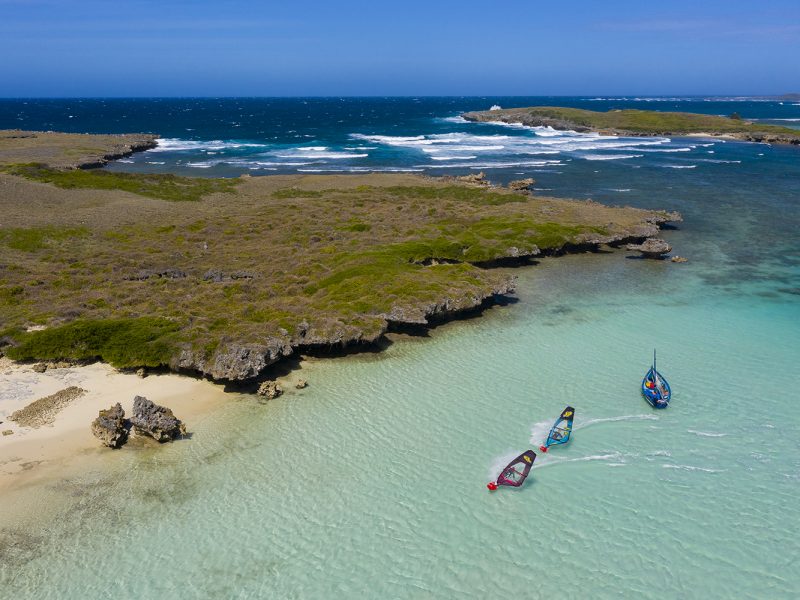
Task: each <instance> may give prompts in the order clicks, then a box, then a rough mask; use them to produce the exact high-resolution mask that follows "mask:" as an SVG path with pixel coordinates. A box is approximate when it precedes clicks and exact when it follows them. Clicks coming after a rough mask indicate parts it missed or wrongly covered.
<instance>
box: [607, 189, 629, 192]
mask: <svg viewBox="0 0 800 600" xmlns="http://www.w3.org/2000/svg"><path fill="white" fill-rule="evenodd" d="M608 189H609V191H612V192H630V191H631V188H608Z"/></svg>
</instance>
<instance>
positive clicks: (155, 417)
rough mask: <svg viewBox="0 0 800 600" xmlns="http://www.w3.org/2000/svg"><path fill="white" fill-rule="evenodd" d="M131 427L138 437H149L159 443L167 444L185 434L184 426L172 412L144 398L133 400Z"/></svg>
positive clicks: (138, 397) (137, 397)
mask: <svg viewBox="0 0 800 600" xmlns="http://www.w3.org/2000/svg"><path fill="white" fill-rule="evenodd" d="M131 425H133V428H134V430H135V431H136V433H137V434H139V435H149V436H150V437H152V438H154V439H155V440H157V441H159V442H168V441H170V440H173V439H175V438H177V437H181V436H182V435H185V434H186V426H185V425H184V424H183V423H182V422H181V420H180V419H178V418H177V417H176V416H175V415H174V414H172V411H171V410H170V409H168V408H166V407H164V406H159V405H158V404H156V403H155V402H152V401H150V400H148V399H147V398H145V397H144V396H136V397H135V398H134V399H133V416H132V417H131Z"/></svg>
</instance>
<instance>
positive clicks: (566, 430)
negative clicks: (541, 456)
mask: <svg viewBox="0 0 800 600" xmlns="http://www.w3.org/2000/svg"><path fill="white" fill-rule="evenodd" d="M574 418H575V409H574V408H572V407H571V406H568V407H567V408H565V409H564V410H563V411H561V416H560V417H558V419H557V420H556V422H555V423H554V424H553V427H552V428H551V429H550V433H549V434H547V441H546V442H545V443H544V444H543V445H541V446H539V450H541V451H542V452H547V449H548V448H549V447H550V446H555V445H557V444H566V443H567V442H568V441H569V436H570V435H571V434H572V420H573V419H574Z"/></svg>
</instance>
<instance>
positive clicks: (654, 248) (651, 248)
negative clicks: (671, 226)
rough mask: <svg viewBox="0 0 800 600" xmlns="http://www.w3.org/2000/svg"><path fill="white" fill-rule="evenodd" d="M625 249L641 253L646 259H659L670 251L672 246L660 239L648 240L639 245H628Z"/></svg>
mask: <svg viewBox="0 0 800 600" xmlns="http://www.w3.org/2000/svg"><path fill="white" fill-rule="evenodd" d="M626 248H627V249H628V250H634V251H636V252H641V253H642V255H643V256H644V257H646V258H661V257H662V256H664V255H665V254H669V253H670V252H671V251H672V246H670V245H669V244H668V243H667V241H666V240H662V239H660V238H648V239H646V240H645V241H644V242H642V243H641V244H628V245H627V246H626Z"/></svg>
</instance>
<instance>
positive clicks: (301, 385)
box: [294, 379, 308, 390]
mask: <svg viewBox="0 0 800 600" xmlns="http://www.w3.org/2000/svg"><path fill="white" fill-rule="evenodd" d="M294 387H296V388H297V389H298V390H302V389H303V388H306V387H308V382H307V381H306V380H305V379H298V380H297V383H295V384H294Z"/></svg>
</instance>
